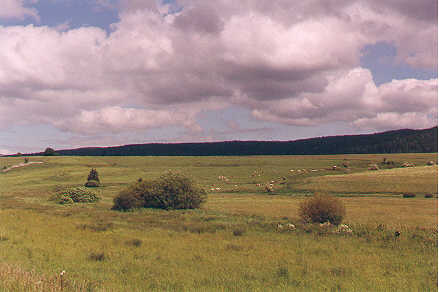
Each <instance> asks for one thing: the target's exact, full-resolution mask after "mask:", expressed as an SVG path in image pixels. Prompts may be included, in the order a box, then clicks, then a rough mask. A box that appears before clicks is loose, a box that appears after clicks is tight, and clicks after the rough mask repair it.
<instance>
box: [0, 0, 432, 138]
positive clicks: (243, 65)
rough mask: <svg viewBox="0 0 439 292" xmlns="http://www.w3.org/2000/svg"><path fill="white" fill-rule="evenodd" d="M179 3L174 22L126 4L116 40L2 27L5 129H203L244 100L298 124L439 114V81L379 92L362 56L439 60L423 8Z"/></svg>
mask: <svg viewBox="0 0 439 292" xmlns="http://www.w3.org/2000/svg"><path fill="white" fill-rule="evenodd" d="M104 2H105V1H104ZM104 2H103V3H104ZM105 3H106V2H105ZM404 3H405V2H404ZM423 3H424V2H423ZM425 3H427V2H425ZM180 4H181V5H182V6H183V10H182V11H181V12H179V13H176V14H170V15H166V13H162V11H161V9H162V8H161V7H160V6H157V2H156V1H138V0H135V1H121V2H120V5H121V7H122V11H121V14H120V22H118V23H117V24H115V25H114V26H113V31H112V32H111V33H110V34H109V35H107V34H106V32H105V31H103V30H99V29H97V28H83V29H71V30H67V31H66V32H63V33H60V32H57V31H56V30H54V29H51V28H47V27H34V26H27V27H22V26H17V27H14V28H9V27H6V28H5V27H0V86H1V88H0V116H1V118H0V124H2V125H7V124H8V123H14V122H15V120H16V118H17V116H20V117H21V119H22V120H23V121H27V122H29V123H32V122H35V121H38V122H44V123H48V124H52V125H54V126H56V127H58V128H61V129H63V130H65V131H73V132H77V133H80V132H81V131H82V132H83V133H86V134H88V135H93V133H96V132H99V131H100V130H102V129H108V131H115V132H120V131H123V130H124V129H133V130H138V129H143V128H155V127H161V126H169V125H183V126H184V127H185V128H186V129H191V131H193V132H199V131H200V128H199V125H197V122H196V116H197V114H199V113H200V112H202V111H203V110H205V109H206V108H210V109H216V108H222V107H226V106H233V105H236V104H238V105H240V106H243V107H245V108H247V109H250V110H252V111H253V113H254V117H256V118H257V119H261V120H268V121H274V122H277V123H284V124H292V125H316V124H319V123H327V122H333V121H345V122H348V123H352V124H355V125H357V126H358V127H360V126H361V127H366V126H367V125H368V124H370V125H372V124H373V123H376V124H377V123H378V122H379V123H381V124H385V121H386V119H388V120H389V123H393V121H394V120H395V119H396V118H395V117H398V116H401V117H405V119H406V121H409V120H410V119H409V118H410V117H412V116H416V117H419V118H420V119H421V120H422V119H424V120H425V121H430V122H434V121H433V120H432V119H431V118H430V116H431V111H429V110H428V108H430V107H433V106H437V100H436V99H435V93H434V92H435V91H437V85H436V87H434V85H432V83H434V82H437V80H433V81H429V82H427V81H416V82H414V81H410V80H405V81H401V82H399V83H395V84H387V85H383V86H380V87H378V88H377V87H376V86H375V84H374V83H373V80H372V77H371V75H370V72H369V71H368V70H365V69H361V68H357V67H358V64H359V57H360V55H361V49H362V48H363V47H364V46H365V45H373V44H374V43H376V42H378V41H388V42H391V43H393V44H394V45H395V46H396V48H397V50H398V54H399V58H400V60H401V61H404V62H408V63H410V64H412V65H413V66H418V65H422V66H423V65H428V64H429V63H430V64H431V63H434V62H436V63H437V56H436V53H434V54H432V53H431V52H433V51H434V47H435V44H434V40H435V39H437V25H436V24H429V23H428V22H425V21H424V20H422V19H421V18H422V17H421V15H422V14H423V13H424V12H423V11H424V10H423V9H420V10H419V12H411V11H408V10H410V9H408V8H407V9H408V10H407V9H406V7H410V5H409V4H407V5H406V4H401V5H400V7H399V6H398V7H399V8H397V9H396V10H395V11H392V10H391V9H387V8H386V7H387V6H385V4H380V3H378V2H374V3H372V4H369V2H367V1H328V2H326V1H289V0H288V1H286V0H282V1H275V2H268V1H250V0H249V1H243V2H240V4H239V5H238V4H236V2H233V1H225V0H219V1H215V2H206V1H203V2H199V1H181V2H180ZM422 5H423V4H422ZM433 6H434V5H433ZM377 7H378V8H383V9H384V8H385V9H387V10H385V11H386V13H388V14H387V15H386V17H383V14H382V13H381V12H379V11H378V10H377ZM428 17H431V16H428V15H427V16H425V18H426V19H428ZM420 19H421V20H420ZM419 23H423V24H424V26H419ZM17 44H19V46H17ZM436 46H437V45H436ZM419 93H421V94H419ZM414 100H416V102H414ZM26 101H29V103H27V104H26ZM29 105H32V106H33V107H34V108H35V110H27V109H26V107H27V106H29ZM175 108H178V111H176V110H175ZM8 111H9V112H8ZM11 112H12V113H11ZM375 113H381V115H380V116H379V117H378V116H376V114H375ZM391 113H392V114H391ZM413 113H415V114H413ZM112 115H114V116H117V117H118V118H115V117H112ZM185 121H187V122H185Z"/></svg>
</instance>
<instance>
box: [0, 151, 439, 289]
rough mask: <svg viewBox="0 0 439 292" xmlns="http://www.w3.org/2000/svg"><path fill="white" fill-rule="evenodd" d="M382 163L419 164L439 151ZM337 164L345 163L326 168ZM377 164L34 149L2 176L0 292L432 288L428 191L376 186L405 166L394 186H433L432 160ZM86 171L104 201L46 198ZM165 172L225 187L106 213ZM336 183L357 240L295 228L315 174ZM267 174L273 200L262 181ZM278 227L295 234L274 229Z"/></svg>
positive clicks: (360, 159)
mask: <svg viewBox="0 0 439 292" xmlns="http://www.w3.org/2000/svg"><path fill="white" fill-rule="evenodd" d="M386 157H387V158H388V159H392V160H395V161H409V162H415V163H417V164H422V165H423V164H425V162H426V161H428V160H432V159H434V157H435V156H434V155H426V154H422V155H407V156H403V155H395V156H389V155H387V156H386ZM345 159H348V161H349V162H350V169H349V171H345V170H337V171H332V170H330V169H331V167H332V165H333V164H337V165H339V164H342V163H343V162H344V161H346V160H345ZM382 159H383V157H382V156H373V155H364V156H362V155H356V156H352V155H349V156H316V157H205V158H200V157H183V158H173V157H142V158H138V157H93V158H92V157H50V158H47V157H38V158H36V157H35V158H33V157H32V158H31V160H34V161H44V162H45V164H42V165H38V166H34V165H32V166H28V167H26V168H23V169H15V170H12V171H10V172H8V173H5V174H1V175H0V183H1V184H2V186H4V187H3V188H2V190H0V222H1V224H0V262H2V263H3V264H2V265H0V291H32V289H33V290H34V291H61V283H60V276H59V275H60V272H61V271H63V270H65V271H66V273H65V276H64V278H63V281H64V282H63V285H64V286H63V289H62V291H339V290H343V291H429V290H430V291H436V290H437V264H438V263H437V256H438V255H437V199H436V198H434V199H425V198H423V197H422V196H421V194H422V193H423V192H424V191H426V189H421V186H419V188H417V189H415V190H412V191H413V192H415V193H417V194H419V195H418V197H417V198H414V199H403V198H401V197H400V195H399V192H406V191H407V192H408V190H407V189H405V188H404V187H401V190H397V191H395V192H393V191H392V192H382V193H381V191H382V189H380V188H382V187H383V186H385V185H387V184H389V183H391V182H392V176H388V177H387V176H385V177H386V178H385V179H384V180H385V181H384V182H381V181H380V180H381V178H383V177H384V176H383V175H382V173H385V172H386V171H389V172H397V171H403V174H401V175H404V183H405V182H406V184H403V185H405V186H410V185H412V183H413V184H415V185H416V181H418V180H424V181H425V184H427V187H428V188H434V187H436V189H437V168H436V167H430V169H431V170H433V171H432V172H431V171H421V170H422V169H424V168H422V167H416V168H407V169H391V170H382V171H378V172H369V171H367V165H368V164H369V163H372V162H379V161H381V160H382ZM21 160H22V159H20V158H14V159H11V158H8V161H5V162H4V163H5V164H14V163H15V162H21ZM0 161H2V160H0ZM91 167H95V168H97V169H98V171H99V174H100V177H101V179H102V181H103V183H104V187H103V188H99V189H98V192H99V193H100V195H101V196H102V197H103V200H102V201H100V202H99V203H97V204H84V205H73V206H60V205H56V204H54V203H52V202H49V201H48V200H47V199H48V198H49V197H50V196H51V195H52V194H53V193H54V192H55V190H56V189H57V188H59V187H62V186H71V185H78V184H82V183H84V182H85V179H86V176H87V174H88V171H89V170H90V168H91ZM169 169H172V170H177V171H184V172H185V173H188V174H190V175H191V176H193V177H194V178H196V179H197V181H199V182H200V183H201V184H202V185H203V186H205V187H206V188H211V187H212V186H214V187H215V188H217V187H218V188H220V191H215V192H213V193H211V194H210V195H209V199H208V202H207V203H206V204H205V205H204V206H203V208H202V209H201V210H189V211H163V210H149V209H147V210H138V211H134V212H125V213H123V212H117V211H112V210H110V207H111V205H112V198H113V196H114V195H115V194H117V193H118V192H119V191H120V190H121V189H122V188H123V187H125V186H126V185H127V184H128V183H130V182H133V181H135V180H136V179H137V178H138V177H144V178H155V177H157V176H159V175H160V174H162V173H163V172H164V171H166V170H169ZM298 169H300V170H301V172H300V173H298V171H297V170H298ZM303 169H305V170H307V171H306V172H305V171H303ZM317 169H318V171H311V170H317ZM425 169H427V168H425ZM291 170H295V171H294V172H293V171H291ZM435 171H436V172H435ZM342 173H343V175H342ZM412 173H416V175H411V174H412ZM372 174H373V175H374V176H373V177H374V179H370V178H369V176H370V175H372ZM219 176H226V177H227V178H228V179H229V181H224V180H220V179H218V177H219ZM434 176H435V177H434ZM279 177H285V178H286V183H284V184H280V183H278V178H279ZM352 177H354V178H356V179H352ZM393 177H395V176H393ZM432 177H433V178H434V179H432ZM333 178H334V179H335V180H339V179H343V180H345V184H346V188H349V192H348V191H343V192H341V193H342V195H343V197H341V199H342V200H343V202H344V203H345V205H346V209H347V216H346V219H345V223H347V224H348V225H350V226H351V227H352V229H353V230H354V232H353V235H342V234H334V233H332V232H328V231H326V230H322V229H321V228H319V227H318V226H303V225H301V224H300V222H299V220H298V218H297V209H298V206H299V204H300V202H301V201H302V200H303V199H304V197H305V196H307V195H309V194H310V191H311V190H313V189H314V188H315V187H316V186H317V185H318V184H316V181H318V182H320V181H322V182H325V184H326V185H327V186H328V187H329V186H332V185H336V183H335V184H333V183H332V182H331V181H330V179H333ZM273 180H276V182H275V192H274V194H267V193H265V192H264V191H263V188H261V187H259V186H257V184H261V183H267V182H270V181H273ZM326 180H328V181H326ZM357 181H358V182H359V183H356V182H357ZM360 182H363V183H360ZM236 185H237V186H238V187H236ZM395 185H397V186H398V185H399V184H395ZM340 186H341V184H340V185H338V186H337V187H334V189H333V191H334V193H336V192H337V190H338V188H339V187H340ZM373 186H375V188H374V187H373ZM367 188H369V189H368V190H369V192H366V191H365V189H367ZM434 193H435V194H436V192H434ZM287 222H291V223H294V224H296V225H297V227H298V229H297V230H296V231H280V230H278V228H277V224H278V223H281V224H284V223H287ZM395 231H399V232H400V233H401V235H400V236H399V237H398V238H396V237H395V235H394V233H395ZM50 289H51V290H50Z"/></svg>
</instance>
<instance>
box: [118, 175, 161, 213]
mask: <svg viewBox="0 0 439 292" xmlns="http://www.w3.org/2000/svg"><path fill="white" fill-rule="evenodd" d="M152 190H153V186H152V182H146V181H140V182H139V181H138V182H137V183H135V184H133V185H131V186H129V187H128V188H127V189H125V190H122V191H121V192H120V193H119V195H117V196H116V197H115V198H114V199H113V203H114V205H113V207H112V209H113V210H120V211H126V210H130V209H136V208H143V207H145V205H146V203H145V196H147V197H148V196H150V193H151V192H152Z"/></svg>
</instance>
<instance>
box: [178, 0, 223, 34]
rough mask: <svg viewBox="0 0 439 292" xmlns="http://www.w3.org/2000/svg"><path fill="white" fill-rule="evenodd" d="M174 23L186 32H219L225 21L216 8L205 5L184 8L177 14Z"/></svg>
mask: <svg viewBox="0 0 439 292" xmlns="http://www.w3.org/2000/svg"><path fill="white" fill-rule="evenodd" d="M174 25H175V26H176V27H178V28H180V29H182V30H184V31H185V32H186V33H209V34H217V33H219V32H220V31H221V30H222V29H223V27H224V23H223V21H222V19H221V18H220V16H219V15H218V12H217V11H216V9H213V7H206V6H205V5H201V6H196V7H192V8H188V9H184V10H183V11H182V12H181V13H180V14H178V15H177V16H175V20H174Z"/></svg>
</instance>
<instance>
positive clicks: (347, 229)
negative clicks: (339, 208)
mask: <svg viewBox="0 0 439 292" xmlns="http://www.w3.org/2000/svg"><path fill="white" fill-rule="evenodd" d="M337 232H338V233H348V234H351V233H352V229H351V228H350V227H349V226H348V225H346V224H340V225H339V226H338V228H337Z"/></svg>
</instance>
